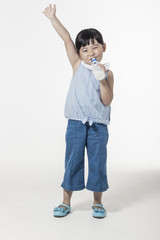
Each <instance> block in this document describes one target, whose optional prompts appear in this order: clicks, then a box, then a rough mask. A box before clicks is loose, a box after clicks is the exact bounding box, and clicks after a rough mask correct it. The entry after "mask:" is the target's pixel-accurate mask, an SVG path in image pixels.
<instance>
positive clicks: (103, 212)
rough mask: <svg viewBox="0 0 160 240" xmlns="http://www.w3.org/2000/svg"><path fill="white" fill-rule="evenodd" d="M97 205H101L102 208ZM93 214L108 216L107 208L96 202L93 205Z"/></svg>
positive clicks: (95, 215)
mask: <svg viewBox="0 0 160 240" xmlns="http://www.w3.org/2000/svg"><path fill="white" fill-rule="evenodd" d="M96 207H101V209H99V208H96ZM92 209H93V212H92V216H93V217H95V218H104V217H105V216H106V210H105V208H104V207H103V205H101V204H94V205H92Z"/></svg>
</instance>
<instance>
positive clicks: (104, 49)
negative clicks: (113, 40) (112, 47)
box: [103, 43, 106, 52]
mask: <svg viewBox="0 0 160 240" xmlns="http://www.w3.org/2000/svg"><path fill="white" fill-rule="evenodd" d="M105 51H106V43H104V44H103V52H105Z"/></svg>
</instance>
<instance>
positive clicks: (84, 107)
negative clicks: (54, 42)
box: [64, 60, 111, 126]
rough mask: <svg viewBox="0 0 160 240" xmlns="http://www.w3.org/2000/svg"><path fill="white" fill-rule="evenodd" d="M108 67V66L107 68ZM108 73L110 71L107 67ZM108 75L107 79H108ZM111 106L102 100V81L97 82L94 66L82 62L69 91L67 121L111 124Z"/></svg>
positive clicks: (66, 110)
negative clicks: (93, 70)
mask: <svg viewBox="0 0 160 240" xmlns="http://www.w3.org/2000/svg"><path fill="white" fill-rule="evenodd" d="M105 67H106V66H105ZM106 70H107V73H108V69H107V67H106ZM107 73H106V77H107ZM110 113H111V106H110V105H108V106H105V105H104V104H103V103H102V101H101V99H100V81H98V80H96V79H95V77H94V75H93V72H92V66H91V65H89V64H86V63H85V62H84V61H83V60H82V61H81V63H80V65H79V67H78V69H77V71H76V73H75V74H74V76H73V78H72V80H71V82H70V87H69V90H68V94H67V98H66V102H65V108H64V116H65V118H67V119H73V120H80V121H82V123H83V124H85V123H86V122H89V125H90V126H92V123H93V122H94V123H102V124H106V125H108V124H109V123H110Z"/></svg>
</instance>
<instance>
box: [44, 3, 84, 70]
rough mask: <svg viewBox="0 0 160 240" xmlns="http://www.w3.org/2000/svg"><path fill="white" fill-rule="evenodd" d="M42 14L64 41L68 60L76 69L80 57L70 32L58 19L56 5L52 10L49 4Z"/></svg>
mask: <svg viewBox="0 0 160 240" xmlns="http://www.w3.org/2000/svg"><path fill="white" fill-rule="evenodd" d="M42 12H43V13H44V15H45V16H46V17H48V18H49V20H50V21H51V23H52V25H53V27H54V29H55V30H56V32H57V33H58V35H59V36H60V37H61V38H62V40H63V41H64V44H65V48H66V52H67V56H68V59H69V61H70V63H71V65H72V68H73V69H74V67H75V66H76V64H77V63H78V62H79V61H80V57H79V55H78V53H77V52H76V49H75V46H74V43H73V41H72V39H71V36H70V34H69V32H68V31H67V29H66V28H65V27H64V26H63V25H62V24H61V22H60V21H59V20H58V18H57V17H56V5H55V4H53V8H52V6H51V4H49V7H47V8H45V10H44V11H42Z"/></svg>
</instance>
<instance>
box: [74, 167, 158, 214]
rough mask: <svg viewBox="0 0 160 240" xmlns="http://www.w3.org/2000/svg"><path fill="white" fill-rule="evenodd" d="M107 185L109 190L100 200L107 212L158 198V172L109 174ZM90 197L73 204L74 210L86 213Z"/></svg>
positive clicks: (90, 201) (90, 200)
mask: <svg viewBox="0 0 160 240" xmlns="http://www.w3.org/2000/svg"><path fill="white" fill-rule="evenodd" d="M108 183H109V189H108V190H107V191H106V192H104V193H103V198H102V203H103V205H104V206H105V207H106V209H107V211H108V212H117V211H121V210H122V209H124V208H128V207H130V206H132V205H134V204H137V203H138V202H142V201H145V200H146V199H147V198H156V197H160V171H137V172H117V173H110V175H109V176H108ZM90 196H91V197H92V196H93V194H92V195H90ZM90 196H89V195H88V196H87V199H88V201H87V200H86V198H85V201H83V200H82V201H81V203H77V204H74V210H78V209H79V210H80V209H81V210H82V211H88V210H89V209H90V208H91V204H92V200H93V199H90Z"/></svg>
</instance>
